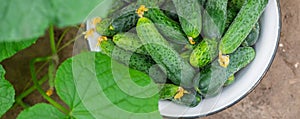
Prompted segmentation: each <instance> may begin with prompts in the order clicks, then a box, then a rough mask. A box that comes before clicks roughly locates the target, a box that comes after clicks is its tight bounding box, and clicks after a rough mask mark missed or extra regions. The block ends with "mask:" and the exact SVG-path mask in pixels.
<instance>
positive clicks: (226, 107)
mask: <svg viewBox="0 0 300 119" xmlns="http://www.w3.org/2000/svg"><path fill="white" fill-rule="evenodd" d="M276 2H277V9H278V17H279V19H278V23H279V28H278V31H277V32H278V36H277V39H276V40H277V41H276V46H275V48H274V50H273V51H274V54H273V55H272V57H271V60H270V62H269V64H268V65H267V68H266V70H265V71H264V72H263V74H262V75H261V76H260V78H259V80H258V81H257V82H256V83H255V84H254V86H253V87H251V89H250V90H249V91H248V92H247V93H245V94H244V95H242V96H241V97H240V98H239V99H237V100H235V101H234V102H232V103H229V104H228V105H227V106H225V107H224V108H221V109H218V110H216V111H212V112H209V113H207V114H206V115H199V116H180V117H175V118H200V117H207V116H211V115H214V114H216V113H219V112H222V111H224V110H226V109H228V108H230V107H232V106H233V105H235V104H237V103H238V102H240V101H241V100H242V99H244V98H245V97H247V96H248V95H249V94H250V93H252V92H253V91H254V89H255V88H256V87H257V86H258V84H260V82H261V81H262V80H263V79H264V77H265V76H266V74H267V72H268V71H269V69H270V67H271V66H272V64H273V61H274V59H275V57H276V54H277V50H278V46H279V42H280V32H281V28H282V21H281V17H282V16H281V8H280V1H279V0H276ZM163 117H166V118H174V117H172V116H163Z"/></svg>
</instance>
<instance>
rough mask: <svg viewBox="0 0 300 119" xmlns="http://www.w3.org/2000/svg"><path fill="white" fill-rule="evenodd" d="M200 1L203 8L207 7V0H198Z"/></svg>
mask: <svg viewBox="0 0 300 119" xmlns="http://www.w3.org/2000/svg"><path fill="white" fill-rule="evenodd" d="M198 3H199V4H200V5H201V6H202V8H205V3H206V0H198Z"/></svg>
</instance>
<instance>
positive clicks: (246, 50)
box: [195, 47, 255, 97]
mask: <svg viewBox="0 0 300 119" xmlns="http://www.w3.org/2000/svg"><path fill="white" fill-rule="evenodd" d="M254 58H255V51H254V49H253V48H252V47H240V48H238V49H237V50H236V51H235V52H234V53H232V54H230V60H231V62H230V64H229V65H228V67H227V68H224V67H222V66H220V65H219V63H218V60H215V61H214V62H212V64H210V65H207V66H206V67H205V68H203V70H201V71H200V73H199V74H198V75H197V76H196V77H195V78H196V79H198V78H199V79H200V80H199V87H198V89H199V90H198V91H199V92H200V94H202V95H203V96H205V97H210V96H213V95H216V94H217V93H219V92H220V90H221V89H222V87H223V85H224V83H225V82H226V80H227V79H229V77H230V76H232V75H234V74H235V73H236V72H238V71H239V70H241V69H242V68H244V67H246V66H247V65H248V64H249V63H250V62H251V61H252V60H253V59H254ZM200 74H201V75H200Z"/></svg>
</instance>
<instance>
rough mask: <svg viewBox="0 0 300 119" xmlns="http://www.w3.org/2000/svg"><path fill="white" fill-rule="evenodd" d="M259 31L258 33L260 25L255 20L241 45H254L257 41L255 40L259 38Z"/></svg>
mask: <svg viewBox="0 0 300 119" xmlns="http://www.w3.org/2000/svg"><path fill="white" fill-rule="evenodd" d="M259 33H260V25H259V23H258V22H257V23H256V24H255V26H254V27H253V29H252V31H251V32H250V34H249V35H248V36H247V38H246V40H245V41H244V42H243V44H242V45H243V46H253V45H255V43H256V42H257V40H258V38H259Z"/></svg>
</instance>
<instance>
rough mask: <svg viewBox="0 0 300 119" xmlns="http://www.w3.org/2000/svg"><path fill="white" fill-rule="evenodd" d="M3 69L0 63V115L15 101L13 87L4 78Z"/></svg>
mask: <svg viewBox="0 0 300 119" xmlns="http://www.w3.org/2000/svg"><path fill="white" fill-rule="evenodd" d="M4 75H5V70H4V69H3V67H2V66H1V65H0V117H1V116H2V115H3V114H4V113H5V112H6V111H7V110H9V108H10V107H11V106H12V104H13V103H14V102H15V89H14V88H13V86H12V85H11V84H10V83H9V82H8V81H7V80H5V77H4Z"/></svg>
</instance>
